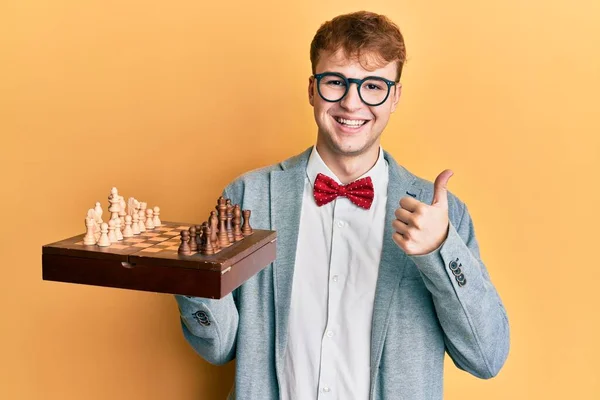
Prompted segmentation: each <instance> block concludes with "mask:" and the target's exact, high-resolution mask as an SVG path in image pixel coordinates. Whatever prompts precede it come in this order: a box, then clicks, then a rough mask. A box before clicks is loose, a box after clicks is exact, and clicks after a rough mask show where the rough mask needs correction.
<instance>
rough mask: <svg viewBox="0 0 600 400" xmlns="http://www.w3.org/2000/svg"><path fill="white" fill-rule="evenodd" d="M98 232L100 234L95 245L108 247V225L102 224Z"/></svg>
mask: <svg viewBox="0 0 600 400" xmlns="http://www.w3.org/2000/svg"><path fill="white" fill-rule="evenodd" d="M100 230H101V232H102V233H101V234H100V239H98V243H97V245H98V246H100V247H108V246H110V239H109V238H108V224H107V223H106V222H103V223H102V226H101V228H100Z"/></svg>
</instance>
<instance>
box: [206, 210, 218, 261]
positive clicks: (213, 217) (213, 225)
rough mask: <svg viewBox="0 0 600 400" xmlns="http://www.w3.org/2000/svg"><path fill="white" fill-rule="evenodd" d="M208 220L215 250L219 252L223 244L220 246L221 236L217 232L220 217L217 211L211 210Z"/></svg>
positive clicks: (211, 240)
mask: <svg viewBox="0 0 600 400" xmlns="http://www.w3.org/2000/svg"><path fill="white" fill-rule="evenodd" d="M208 220H209V221H210V222H209V223H208V225H209V226H210V242H211V245H212V248H213V251H214V252H215V253H217V252H219V251H220V250H221V246H219V237H218V236H217V232H218V231H219V218H218V217H217V212H216V211H211V212H210V217H209V219H208Z"/></svg>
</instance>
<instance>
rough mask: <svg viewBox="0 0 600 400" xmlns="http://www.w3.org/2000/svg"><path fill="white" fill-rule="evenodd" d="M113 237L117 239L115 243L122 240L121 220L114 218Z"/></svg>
mask: <svg viewBox="0 0 600 400" xmlns="http://www.w3.org/2000/svg"><path fill="white" fill-rule="evenodd" d="M115 236H116V237H117V241H119V242H120V241H121V240H123V232H121V218H119V217H117V218H115Z"/></svg>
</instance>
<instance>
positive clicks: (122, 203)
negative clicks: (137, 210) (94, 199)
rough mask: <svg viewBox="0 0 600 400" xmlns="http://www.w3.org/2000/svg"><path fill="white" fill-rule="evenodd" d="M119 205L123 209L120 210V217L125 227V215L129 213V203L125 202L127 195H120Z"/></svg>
mask: <svg viewBox="0 0 600 400" xmlns="http://www.w3.org/2000/svg"><path fill="white" fill-rule="evenodd" d="M119 207H120V208H121V210H120V211H119V217H120V218H121V226H122V227H125V216H126V215H127V211H126V208H127V203H125V197H123V196H119Z"/></svg>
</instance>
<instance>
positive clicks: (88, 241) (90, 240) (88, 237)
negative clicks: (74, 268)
mask: <svg viewBox="0 0 600 400" xmlns="http://www.w3.org/2000/svg"><path fill="white" fill-rule="evenodd" d="M94 218H95V213H94V210H93V209H91V208H90V209H89V211H88V215H87V217H86V219H85V227H86V231H85V236H84V237H83V244H85V245H86V246H93V245H95V244H96V236H95V233H96V229H95V228H96V221H95V219H94Z"/></svg>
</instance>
